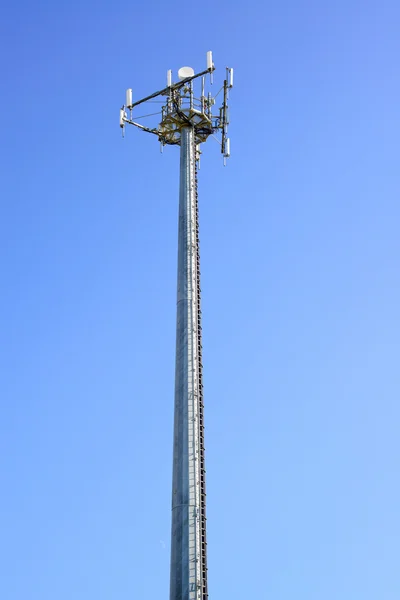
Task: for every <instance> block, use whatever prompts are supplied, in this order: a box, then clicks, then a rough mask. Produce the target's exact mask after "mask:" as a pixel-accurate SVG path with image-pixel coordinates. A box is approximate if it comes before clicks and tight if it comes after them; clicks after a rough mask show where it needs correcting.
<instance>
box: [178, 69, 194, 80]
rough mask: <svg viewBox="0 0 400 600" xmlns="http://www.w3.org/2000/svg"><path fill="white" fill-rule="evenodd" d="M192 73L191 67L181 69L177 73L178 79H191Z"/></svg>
mask: <svg viewBox="0 0 400 600" xmlns="http://www.w3.org/2000/svg"><path fill="white" fill-rule="evenodd" d="M193 76H194V71H193V69H192V67H181V68H180V69H179V71H178V77H179V79H180V80H181V81H182V80H183V79H187V78H188V77H193Z"/></svg>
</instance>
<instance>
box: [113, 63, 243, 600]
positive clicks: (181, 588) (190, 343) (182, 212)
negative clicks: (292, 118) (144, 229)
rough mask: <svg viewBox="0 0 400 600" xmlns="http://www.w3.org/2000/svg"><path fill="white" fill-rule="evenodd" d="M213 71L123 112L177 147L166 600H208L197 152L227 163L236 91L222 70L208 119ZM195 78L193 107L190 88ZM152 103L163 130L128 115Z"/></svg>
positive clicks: (182, 75)
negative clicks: (205, 150) (216, 153)
mask: <svg viewBox="0 0 400 600" xmlns="http://www.w3.org/2000/svg"><path fill="white" fill-rule="evenodd" d="M213 71H214V64H213V62H212V55H211V52H208V53H207V69H206V70H205V71H203V72H201V73H198V74H197V75H195V74H194V71H193V69H191V68H190V67H182V68H181V69H180V70H179V72H178V76H179V79H180V81H179V82H178V83H175V84H173V83H172V72H171V71H168V73H167V87H166V88H165V89H163V90H161V91H160V92H155V93H154V94H151V95H150V96H147V97H146V98H144V99H143V100H139V101H138V102H135V103H133V102H132V90H131V89H128V90H127V93H126V105H124V106H123V107H122V108H121V111H120V126H121V127H122V130H123V132H124V128H125V125H126V124H127V123H129V124H131V125H135V126H136V127H138V128H139V129H142V130H144V131H147V132H148V133H153V134H155V135H157V136H158V139H159V141H160V142H161V147H163V146H164V145H166V144H169V145H180V183H179V227H178V286H177V319H176V362H175V408H174V438H173V476H172V526H171V579H170V600H208V587H207V541H206V487H205V463H204V411H203V409H204V405H203V381H202V342H201V310H200V256H199V221H198V194H197V166H198V163H199V158H200V144H201V143H202V142H205V141H206V140H207V138H208V136H209V135H211V134H216V133H221V138H222V139H221V152H222V154H223V156H224V161H225V160H226V158H228V157H229V154H230V149H229V146H230V144H229V139H228V138H227V126H228V122H229V119H228V104H227V98H228V89H229V88H231V87H232V84H233V70H232V69H227V77H226V79H225V81H224V84H223V90H224V96H223V98H224V100H223V105H222V107H221V109H220V111H219V114H218V116H216V117H215V116H213V114H212V107H213V105H214V104H215V100H214V99H213V98H212V96H211V94H208V96H207V97H206V96H205V91H204V87H205V76H206V75H209V76H210V78H212V73H213ZM200 77H201V78H202V80H201V82H202V83H201V95H200V98H198V99H196V98H195V95H194V82H195V80H196V79H198V78H200ZM157 96H166V103H165V105H164V106H163V107H162V109H161V123H160V124H159V125H158V126H157V127H156V128H150V127H147V126H144V125H143V124H141V123H138V122H137V119H138V118H139V117H137V118H136V120H135V121H134V120H133V117H132V111H133V109H134V108H135V107H136V106H138V105H140V104H142V103H145V102H147V101H149V100H151V99H154V98H155V97H157ZM126 109H128V110H129V111H130V117H129V118H128V114H127V110H126Z"/></svg>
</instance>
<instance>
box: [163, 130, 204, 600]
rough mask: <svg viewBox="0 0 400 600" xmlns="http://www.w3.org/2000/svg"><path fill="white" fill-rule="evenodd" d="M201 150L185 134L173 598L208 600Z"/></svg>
mask: <svg viewBox="0 0 400 600" xmlns="http://www.w3.org/2000/svg"><path fill="white" fill-rule="evenodd" d="M201 371H202V365H201V312H200V268H199V247H198V210H197V174H196V147H195V139H194V131H193V127H191V126H186V127H183V128H182V130H181V148H180V189H179V234H178V291H177V329H176V366H175V415H174V453H173V483H172V532H171V533H172V536H171V587H170V600H207V597H208V594H207V564H206V561H207V558H206V537H205V534H206V527H205V524H206V519H205V470H204V440H203V397H202V387H203V386H202V372H201Z"/></svg>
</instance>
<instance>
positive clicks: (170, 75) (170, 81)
mask: <svg viewBox="0 0 400 600" xmlns="http://www.w3.org/2000/svg"><path fill="white" fill-rule="evenodd" d="M171 85H172V71H171V69H170V70H169V71H167V87H171Z"/></svg>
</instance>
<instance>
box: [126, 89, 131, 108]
mask: <svg viewBox="0 0 400 600" xmlns="http://www.w3.org/2000/svg"><path fill="white" fill-rule="evenodd" d="M126 108H132V90H131V89H130V88H129V89H128V90H126Z"/></svg>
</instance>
